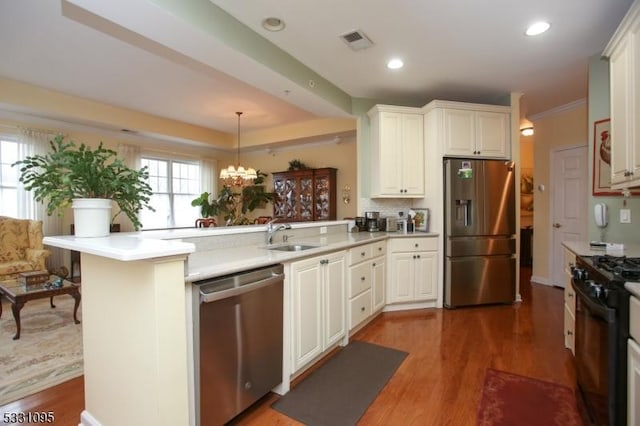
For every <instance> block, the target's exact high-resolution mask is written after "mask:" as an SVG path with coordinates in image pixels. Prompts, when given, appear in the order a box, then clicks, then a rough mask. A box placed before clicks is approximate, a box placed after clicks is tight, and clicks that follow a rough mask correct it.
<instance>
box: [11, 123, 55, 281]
mask: <svg viewBox="0 0 640 426" xmlns="http://www.w3.org/2000/svg"><path fill="white" fill-rule="evenodd" d="M54 137H55V133H52V132H46V131H41V130H34V129H27V128H19V133H18V141H19V142H20V143H19V148H18V149H19V152H18V156H19V158H25V157H27V156H31V155H36V154H42V155H44V154H46V153H47V152H49V149H50V147H49V141H51V140H53V138H54ZM18 209H19V210H18V211H19V215H18V216H19V217H24V218H29V219H35V220H41V221H42V231H43V234H44V235H45V236H50V235H62V234H63V233H64V232H63V229H62V225H63V222H62V217H61V216H60V215H59V214H58V213H62V212H54V213H53V214H52V215H51V216H49V215H48V214H47V206H46V204H45V203H41V202H37V201H35V200H34V199H33V195H32V194H31V193H30V192H28V191H26V190H24V187H23V186H22V185H18ZM47 249H48V250H50V251H51V256H49V258H48V259H47V268H48V269H53V268H59V267H60V266H62V265H64V257H63V250H62V249H60V248H55V247H47Z"/></svg>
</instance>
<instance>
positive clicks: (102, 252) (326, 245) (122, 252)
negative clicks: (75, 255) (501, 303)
mask: <svg viewBox="0 0 640 426" xmlns="http://www.w3.org/2000/svg"><path fill="white" fill-rule="evenodd" d="M198 231H200V232H199V233H197V232H196V231H194V230H179V231H172V232H167V231H159V232H146V233H141V232H131V233H119V234H112V235H110V236H108V237H103V238H77V237H74V236H72V235H62V236H52V237H45V238H44V240H43V242H44V244H46V245H49V246H53V247H60V248H64V249H68V250H75V251H79V252H83V253H90V254H93V255H96V256H102V257H106V258H110V259H115V260H120V261H136V260H144V259H153V258H160V257H167V256H181V255H182V256H188V258H187V261H186V262H187V264H186V268H185V269H186V276H185V281H187V282H192V281H197V280H202V279H207V278H213V277H217V276H221V275H226V274H232V273H236V272H240V271H246V270H247V269H252V268H259V267H261V266H268V265H273V264H276V263H283V262H291V261H293V260H297V259H303V258H305V257H311V256H317V255H321V254H323V253H327V252H330V251H336V250H342V249H347V248H350V247H354V246H358V245H361V244H366V243H370V242H375V241H381V240H386V239H388V238H411V237H419V238H420V237H437V236H438V234H437V233H433V232H414V233H406V234H405V233H400V232H372V233H369V232H356V233H347V232H344V233H330V234H326V235H324V234H319V235H315V236H310V237H300V238H292V239H290V240H289V242H288V243H286V244H305V245H311V246H315V247H314V248H311V249H308V250H303V251H293V252H289V251H279V250H268V249H267V248H266V245H264V244H261V245H255V246H254V245H251V246H247V245H242V246H238V247H225V248H220V249H214V250H203V251H196V246H195V245H194V244H193V243H189V242H183V241H180V240H178V239H174V238H176V237H178V238H180V237H182V238H184V237H191V236H193V235H199V236H202V235H203V233H207V231H204V232H202V230H198ZM234 231H237V230H232V229H229V230H225V229H223V230H222V232H221V230H217V231H216V232H217V235H221V234H235V233H236V232H234ZM239 232H240V233H242V232H246V231H244V230H240V231H239ZM253 232H255V230H254V231H253ZM209 233H210V232H209ZM207 234H208V233H207ZM213 235H215V234H213V233H211V236H213ZM205 236H207V235H205ZM163 238H170V239H163ZM278 245H283V244H273V246H278Z"/></svg>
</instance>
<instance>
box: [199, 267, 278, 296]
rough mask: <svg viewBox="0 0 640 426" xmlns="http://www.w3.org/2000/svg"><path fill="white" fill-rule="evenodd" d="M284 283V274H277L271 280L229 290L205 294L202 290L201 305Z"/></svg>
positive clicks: (266, 279)
mask: <svg viewBox="0 0 640 426" xmlns="http://www.w3.org/2000/svg"><path fill="white" fill-rule="evenodd" d="M282 281H284V274H275V275H273V276H271V277H269V278H265V279H263V280H259V281H254V282H252V283H249V284H245V285H243V286H240V287H234V288H229V289H226V290H221V291H216V292H212V293H205V292H203V291H202V290H200V303H210V302H215V301H216V300H220V299H226V298H228V297H233V296H238V295H240V294H244V293H248V292H250V291H253V290H257V289H259V288H262V287H266V286H268V285H272V284H277V283H278V282H282Z"/></svg>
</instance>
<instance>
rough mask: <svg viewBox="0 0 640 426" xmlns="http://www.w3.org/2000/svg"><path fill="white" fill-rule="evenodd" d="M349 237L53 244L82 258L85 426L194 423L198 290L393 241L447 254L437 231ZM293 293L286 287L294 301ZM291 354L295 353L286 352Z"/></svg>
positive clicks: (181, 237)
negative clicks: (251, 272) (421, 241)
mask: <svg viewBox="0 0 640 426" xmlns="http://www.w3.org/2000/svg"><path fill="white" fill-rule="evenodd" d="M346 230H347V222H346V221H338V222H319V223H314V224H294V225H293V229H292V230H290V231H287V233H288V234H287V235H277V238H276V240H275V241H276V242H277V243H276V244H274V245H281V242H282V241H283V240H284V239H285V238H286V239H289V242H292V241H295V243H296V244H299V243H304V244H308V245H312V246H314V247H313V248H311V249H309V250H306V251H303V252H285V251H278V250H268V249H267V247H266V239H265V237H266V233H265V227H264V226H248V227H242V228H238V227H233V228H215V229H206V228H200V229H188V230H175V231H167V232H162V231H148V232H139V233H123V234H119V235H113V236H110V237H105V238H91V239H87V238H84V239H83V238H75V237H73V236H60V237H46V238H45V239H44V243H45V244H46V245H50V246H54V247H61V248H65V249H69V250H76V251H79V252H80V253H81V256H82V265H83V268H82V303H83V307H82V309H83V346H84V357H85V410H84V411H83V413H82V415H81V424H82V425H84V426H90V425H91V426H92V425H116V424H117V425H134V424H158V425H185V426H186V425H193V424H195V421H194V418H195V416H194V403H193V401H194V398H195V396H194V391H193V389H194V384H193V361H192V359H193V358H192V357H193V353H192V349H190V348H192V324H191V321H190V319H191V318H192V316H191V312H190V309H191V289H192V285H191V282H194V281H197V280H201V279H205V278H211V277H215V276H221V275H225V274H229V273H235V272H239V271H243V270H247V269H251V268H256V267H259V266H265V265H273V264H277V263H283V264H287V263H291V262H293V261H295V260H299V259H303V258H310V257H314V256H319V255H322V254H325V253H328V252H335V251H345V250H348V249H350V248H352V247H357V246H361V245H365V244H368V243H375V242H377V241H385V240H386V239H388V238H390V237H391V238H408V239H407V240H406V241H414V240H413V239H414V238H421V237H426V238H428V239H429V240H433V241H434V245H435V246H436V247H439V243H438V242H437V241H439V236H438V235H437V234H433V233H416V234H399V233H389V234H387V233H384V232H378V233H365V232H363V233H347V232H346ZM394 234H395V235H394ZM345 275H346V273H345ZM436 276H437V271H436ZM439 282H441V280H440V281H439ZM287 285H290V283H288V280H287V279H285V294H286V292H287V287H286V286H287ZM434 285H435V283H434ZM434 297H435V296H434ZM285 299H286V296H285ZM346 303H347V301H346V300H345V306H346ZM437 303H441V302H439V301H436V299H435V298H434V300H433V301H432V302H430V306H436V304H437ZM440 306H441V305H440ZM285 310H287V306H286V305H285ZM345 316H346V314H345ZM288 321H291V318H290V317H289V316H288V315H287V314H285V335H286V334H287V333H289V332H288V331H287V330H288V327H289V326H290V323H289V324H288ZM185 324H186V326H185ZM345 327H346V326H345ZM347 339H348V336H345V338H344V341H345V342H346V341H347ZM288 344H289V345H290V344H291V342H289V343H288ZM285 345H286V343H285ZM284 353H285V354H288V353H290V352H289V350H288V349H287V348H285V352H284ZM286 358H288V357H287V356H285V359H286ZM285 364H286V360H285ZM291 372H292V367H291V366H290V365H289V366H285V372H283V385H282V391H283V392H286V391H288V387H289V383H288V380H289V374H291ZM284 376H286V377H284ZM285 382H286V383H285Z"/></svg>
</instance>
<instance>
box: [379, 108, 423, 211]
mask: <svg viewBox="0 0 640 426" xmlns="http://www.w3.org/2000/svg"><path fill="white" fill-rule="evenodd" d="M368 115H369V122H370V125H371V164H370V177H371V180H370V181H371V197H378V198H384V197H393V198H404V197H407V198H411V197H413V198H417V197H423V196H424V137H423V136H424V121H423V115H422V112H421V110H420V109H419V108H409V107H396V106H390V105H376V106H375V107H373V108H372V109H371V110H370V111H369V112H368Z"/></svg>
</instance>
